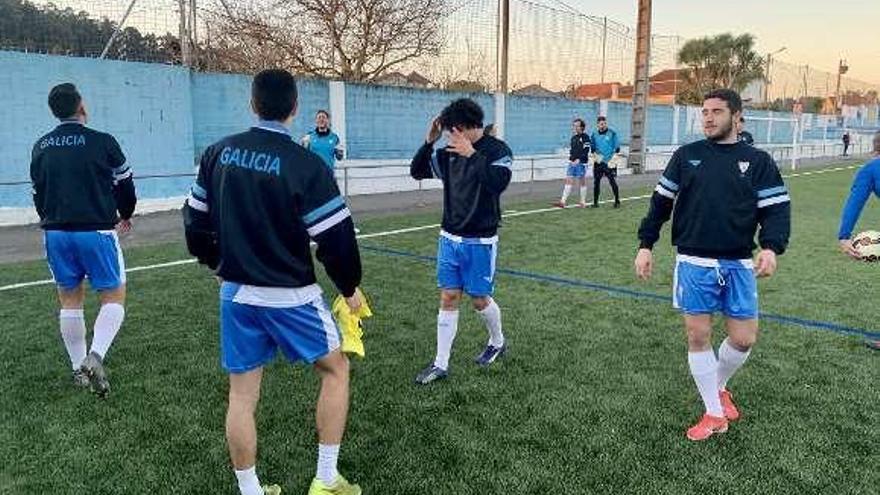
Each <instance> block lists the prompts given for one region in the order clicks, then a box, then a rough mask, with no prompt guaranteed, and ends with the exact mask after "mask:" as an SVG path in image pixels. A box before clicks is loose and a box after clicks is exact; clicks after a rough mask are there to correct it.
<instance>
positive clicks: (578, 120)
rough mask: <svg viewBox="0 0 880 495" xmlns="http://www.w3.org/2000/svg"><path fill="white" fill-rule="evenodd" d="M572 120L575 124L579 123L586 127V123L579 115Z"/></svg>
mask: <svg viewBox="0 0 880 495" xmlns="http://www.w3.org/2000/svg"><path fill="white" fill-rule="evenodd" d="M572 122H574V123H575V124H579V125H580V126H581V127H583V128H584V129H586V128H587V123H586V122H584V119H582V118H580V117H578V118H576V119H574V120H572Z"/></svg>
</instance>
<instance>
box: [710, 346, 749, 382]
mask: <svg viewBox="0 0 880 495" xmlns="http://www.w3.org/2000/svg"><path fill="white" fill-rule="evenodd" d="M728 340H730V339H724V342H722V343H721V346H720V347H718V388H719V389H721V390H725V389H727V382H728V381H729V380H730V378H731V377H732V376H733V375H734V373H736V372H737V370H739V369H740V368H741V367H742V365H743V364H745V362H746V359H748V358H749V354H751V353H752V350H751V349H749V350H748V351H746V352H742V351H740V350H739V349H737V348H735V347H733V346H732V345H730V343H729V342H728Z"/></svg>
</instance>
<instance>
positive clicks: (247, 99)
mask: <svg viewBox="0 0 880 495" xmlns="http://www.w3.org/2000/svg"><path fill="white" fill-rule="evenodd" d="M251 79H252V78H251V76H245V75H239V74H203V73H194V74H193V75H192V88H191V91H192V104H193V107H192V108H193V139H194V143H195V151H196V155H198V154H201V152H202V151H203V150H204V149H205V148H207V147H208V146H210V145H211V144H212V143H214V142H216V141H217V140H219V139H221V138H223V137H224V136H228V135H230V134H235V133H237V132H242V131H244V130H246V129H247V128H248V127H250V126H251V125H253V124H254V122H256V120H257V118H256V117H255V116H254V114H253V112H252V111H251ZM297 89H298V91H299V104H300V107H299V110H298V111H297V116H296V118H295V119H294V121H293V135H294V136H295V137H296V138H297V139H299V138H300V137H302V135H303V134H305V133H306V132H308V131H309V130H310V129H311V128H312V127H313V126H314V119H315V113H316V112H317V111H318V110H321V109H323V110H329V107H330V91H329V86H328V83H327V81H323V80H318V79H299V80H298V81H297Z"/></svg>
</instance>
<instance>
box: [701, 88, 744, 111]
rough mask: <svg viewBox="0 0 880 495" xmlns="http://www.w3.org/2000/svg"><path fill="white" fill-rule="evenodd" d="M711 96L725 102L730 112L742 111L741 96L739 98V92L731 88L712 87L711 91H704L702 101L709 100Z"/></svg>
mask: <svg viewBox="0 0 880 495" xmlns="http://www.w3.org/2000/svg"><path fill="white" fill-rule="evenodd" d="M713 98H717V99H719V100H721V101H725V102H727V108H729V109H730V113H736V112H742V109H743V101H742V98H740V96H739V93H737V92H736V91H734V90H732V89H727V88H721V89H713V90H712V91H709V92H708V93H706V95H705V96H703V102H705V101H706V100H711V99H713Z"/></svg>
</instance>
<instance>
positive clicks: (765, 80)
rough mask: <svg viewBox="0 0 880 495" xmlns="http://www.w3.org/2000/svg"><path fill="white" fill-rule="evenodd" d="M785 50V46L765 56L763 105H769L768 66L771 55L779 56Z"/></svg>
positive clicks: (786, 48)
mask: <svg viewBox="0 0 880 495" xmlns="http://www.w3.org/2000/svg"><path fill="white" fill-rule="evenodd" d="M785 50H788V47H787V46H783V47H782V48H780V49H779V50H776V51H775V52H772V53H768V54H767V67H766V68H765V69H764V103H765V104H767V105H769V104H770V64H771V62H772V60H773V55H779V54H780V53H782V52H784V51H785Z"/></svg>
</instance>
